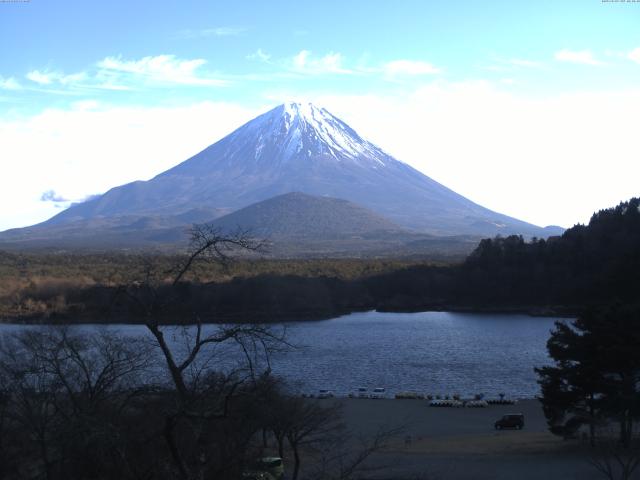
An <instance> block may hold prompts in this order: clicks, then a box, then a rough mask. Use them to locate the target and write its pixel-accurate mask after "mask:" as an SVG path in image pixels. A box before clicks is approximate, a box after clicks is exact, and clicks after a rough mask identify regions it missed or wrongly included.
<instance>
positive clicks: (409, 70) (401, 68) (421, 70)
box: [383, 60, 442, 76]
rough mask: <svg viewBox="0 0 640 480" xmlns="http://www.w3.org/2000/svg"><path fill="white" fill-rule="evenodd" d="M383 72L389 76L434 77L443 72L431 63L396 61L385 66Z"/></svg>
mask: <svg viewBox="0 0 640 480" xmlns="http://www.w3.org/2000/svg"><path fill="white" fill-rule="evenodd" d="M383 71H384V73H385V74H387V75H391V76H398V75H433V74H436V73H440V72H441V71H442V70H441V69H440V68H438V67H435V66H433V65H432V64H431V63H429V62H423V61H419V60H394V61H392V62H389V63H386V64H385V65H384V66H383Z"/></svg>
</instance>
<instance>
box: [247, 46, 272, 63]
mask: <svg viewBox="0 0 640 480" xmlns="http://www.w3.org/2000/svg"><path fill="white" fill-rule="evenodd" d="M246 58H247V60H258V61H260V62H264V63H269V60H270V59H271V55H269V54H268V53H266V52H263V51H262V49H261V48H259V49H258V50H256V51H255V52H253V53H250V54H249V55H247V57H246Z"/></svg>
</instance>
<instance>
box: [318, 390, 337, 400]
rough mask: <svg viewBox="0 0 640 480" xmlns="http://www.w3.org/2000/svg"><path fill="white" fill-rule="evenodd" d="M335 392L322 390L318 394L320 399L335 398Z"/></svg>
mask: <svg viewBox="0 0 640 480" xmlns="http://www.w3.org/2000/svg"><path fill="white" fill-rule="evenodd" d="M333 397H334V395H333V392H332V391H331V390H324V389H323V390H320V391H319V392H318V398H333Z"/></svg>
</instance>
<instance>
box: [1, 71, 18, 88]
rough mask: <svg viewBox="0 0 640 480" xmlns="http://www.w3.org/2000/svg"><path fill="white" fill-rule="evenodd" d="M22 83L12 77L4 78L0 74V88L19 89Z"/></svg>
mask: <svg viewBox="0 0 640 480" xmlns="http://www.w3.org/2000/svg"><path fill="white" fill-rule="evenodd" d="M21 88H22V85H20V83H18V81H17V80H16V79H15V78H13V77H8V78H4V77H3V76H2V75H0V90H20V89H21Z"/></svg>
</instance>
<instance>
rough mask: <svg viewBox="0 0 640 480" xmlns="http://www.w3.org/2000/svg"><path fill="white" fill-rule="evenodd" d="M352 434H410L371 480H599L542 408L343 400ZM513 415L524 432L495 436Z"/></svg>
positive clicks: (527, 403)
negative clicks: (550, 426)
mask: <svg viewBox="0 0 640 480" xmlns="http://www.w3.org/2000/svg"><path fill="white" fill-rule="evenodd" d="M336 401H338V402H339V403H341V404H342V405H343V409H344V418H345V421H346V424H347V425H348V428H349V429H350V430H351V431H352V432H353V433H354V434H355V435H359V436H370V435H373V434H375V432H377V431H379V430H380V429H390V428H395V427H400V426H402V427H403V433H402V434H401V435H400V436H399V437H398V438H397V440H395V441H394V442H392V444H391V445H389V447H388V448H387V449H385V451H384V452H381V453H379V454H376V455H375V457H374V458H372V464H374V465H377V466H384V467H385V468H384V469H381V471H379V472H377V473H375V474H372V475H371V476H370V477H367V478H379V479H391V478H393V479H405V478H406V479H420V480H427V479H429V480H432V479H439V480H467V479H474V480H478V479H513V478H518V479H519V480H525V479H532V480H533V479H542V478H543V479H545V480H552V479H592V478H593V479H596V478H600V477H599V474H597V472H596V471H595V469H594V468H593V467H592V466H590V465H589V464H588V462H587V456H586V455H585V453H584V451H585V446H584V445H583V444H582V443H581V442H580V441H579V440H573V441H565V440H562V439H561V438H558V437H556V436H554V435H552V434H551V433H549V432H548V430H547V425H546V421H545V418H544V415H543V412H542V408H541V406H540V403H539V402H538V401H537V400H523V401H519V402H518V403H517V404H516V405H493V406H489V407H487V408H446V407H430V406H429V402H428V401H427V400H395V399H383V400H369V399H337V400H336ZM506 413H522V414H524V416H525V428H524V429H523V430H501V431H497V430H495V429H494V422H495V421H496V420H497V419H498V418H500V417H501V416H502V415H504V414H506Z"/></svg>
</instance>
